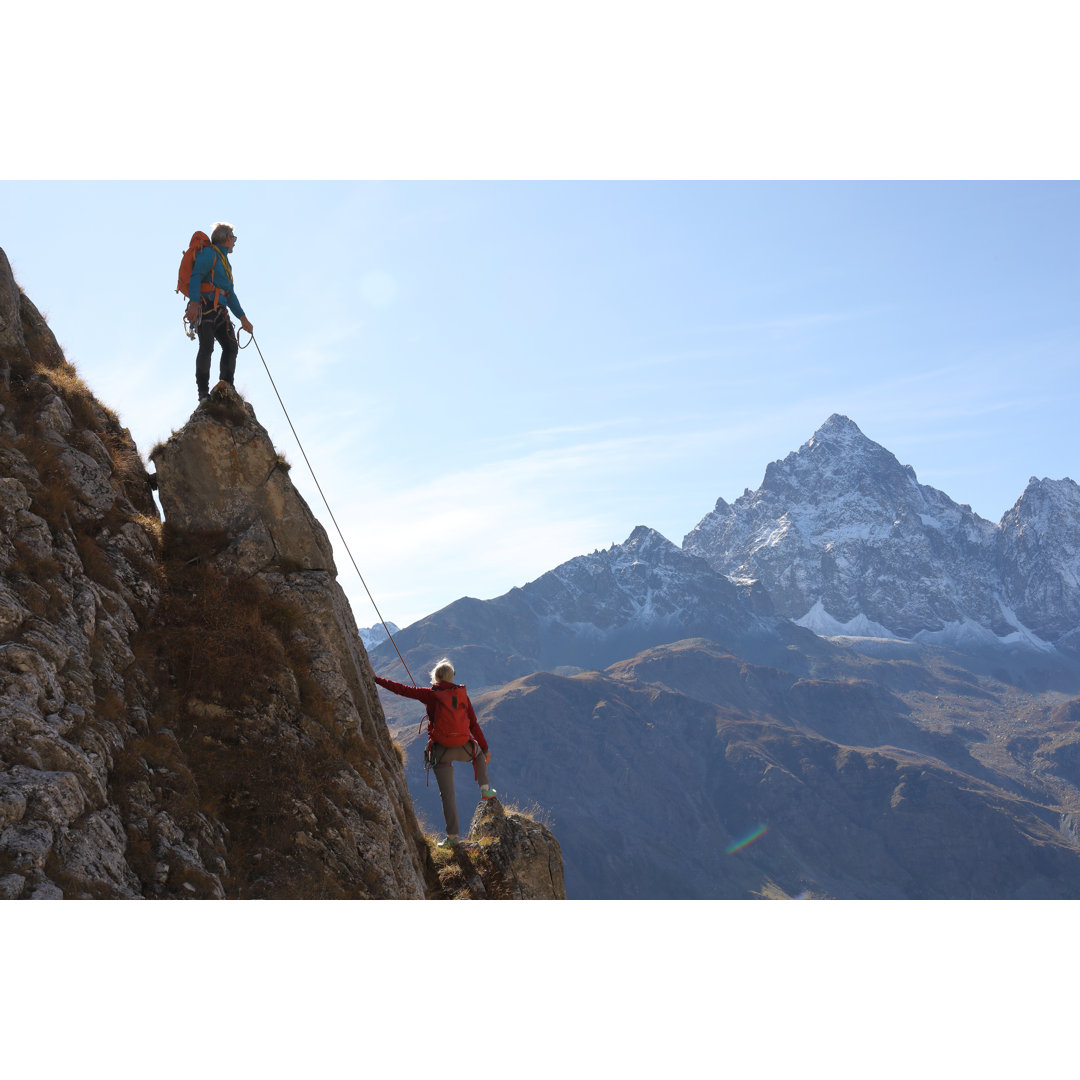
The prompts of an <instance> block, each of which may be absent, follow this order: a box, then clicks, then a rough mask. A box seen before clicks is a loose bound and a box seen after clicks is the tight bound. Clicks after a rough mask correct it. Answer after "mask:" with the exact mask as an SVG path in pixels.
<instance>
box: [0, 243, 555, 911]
mask: <svg viewBox="0 0 1080 1080" xmlns="http://www.w3.org/2000/svg"><path fill="white" fill-rule="evenodd" d="M151 458H152V461H153V463H154V465H155V467H156V469H157V473H156V477H155V478H154V481H152V480H151V477H150V476H149V475H148V474H147V471H146V468H145V467H144V465H143V463H142V460H141V458H140V455H139V453H138V450H137V448H136V447H135V446H134V444H133V443H132V441H131V438H130V435H129V433H128V432H127V430H126V429H125V428H123V427H122V426H121V424H120V422H119V420H118V418H117V417H116V416H115V415H114V414H112V413H111V412H110V411H109V410H108V409H106V408H104V407H103V406H102V405H101V404H100V403H99V402H97V401H96V400H95V399H94V397H93V395H92V394H91V393H90V392H89V390H88V389H87V388H86V387H85V386H84V385H83V383H82V382H81V380H80V379H79V377H78V375H77V373H76V372H75V370H74V369H73V368H72V367H71V366H70V365H69V364H68V363H67V361H66V360H65V358H64V356H63V354H62V351H61V350H60V348H59V347H58V345H57V343H56V341H55V339H54V338H53V335H52V333H51V331H50V330H49V328H48V326H47V324H46V322H45V320H44V319H43V318H42V317H41V315H40V313H39V312H38V311H37V309H36V307H35V306H34V305H33V303H32V302H31V301H30V300H29V298H27V297H26V296H25V295H24V294H23V293H22V292H21V290H20V289H19V288H18V286H17V285H16V284H15V282H14V280H13V279H12V276H11V272H10V267H9V264H8V262H7V259H6V257H5V256H4V255H3V252H2V251H0V897H4V898H89V897H96V898H143V897H145V898H225V897H230V898H268V899H272V898H273V899H283V898H358V899H359V898H373V899H404V898H424V897H432V898H435V897H438V898H441V897H444V896H447V895H448V892H447V890H446V888H444V885H443V884H442V882H441V880H440V873H439V868H438V867H436V865H435V863H434V861H433V859H432V855H431V844H430V840H429V839H428V838H427V837H425V835H424V834H423V832H422V831H421V828H420V826H419V824H418V822H417V819H416V815H415V813H414V811H413V807H412V803H411V800H410V797H409V793H408V789H407V786H406V783H405V777H404V772H403V768H402V755H401V752H400V750H399V749H398V748H397V747H395V745H394V743H393V741H392V740H391V737H390V735H389V732H388V730H387V727H386V723H385V718H384V716H383V713H382V710H381V708H380V705H379V700H378V697H377V695H376V692H375V687H374V684H373V682H372V680H371V673H370V668H369V666H368V662H367V657H366V654H365V652H364V648H363V645H362V644H361V641H360V638H359V635H358V632H357V628H356V624H355V622H354V620H353V616H352V612H351V611H350V609H349V605H348V603H347V601H346V599H345V596H344V594H343V592H342V590H341V588H340V586H339V585H338V583H337V580H336V570H335V567H334V561H333V553H332V549H331V545H330V543H329V541H328V539H327V536H326V534H325V531H324V530H323V528H322V526H321V525H320V524H319V522H318V521H317V520H316V519H315V517H314V516H313V515H312V513H311V511H310V509H309V508H308V506H307V505H306V503H305V502H304V500H303V499H302V498H301V496H300V495H299V493H298V492H297V491H296V489H295V487H294V486H293V484H292V482H291V481H290V479H289V476H288V466H287V464H286V463H285V462H284V460H283V459H282V458H281V457H280V455H279V454H278V453H277V452H276V451H275V449H274V447H273V445H272V443H271V440H270V438H269V437H268V435H267V433H266V431H265V430H264V429H263V428H262V426H261V425H260V424H259V423H258V420H257V419H256V417H255V415H254V412H253V410H252V409H251V407H250V405H248V404H247V403H245V402H243V401H242V400H241V399H240V398H239V397H237V396H236V395H235V394H234V393H232V392H231V391H228V390H225V391H223V392H219V393H217V394H215V395H214V397H213V398H212V399H210V400H208V401H205V402H203V403H201V404H200V406H199V408H198V409H196V411H195V413H194V414H193V415H192V417H191V419H190V420H189V421H188V422H187V423H186V424H185V425H184V426H183V427H182V428H181V429H180V430H179V431H177V432H175V433H174V434H173V435H172V436H171V437H170V438H169V439H168V440H167V441H166V442H164V443H163V444H161V445H159V446H158V447H156V448H154V450H153V452H152V454H151ZM152 482H156V486H157V489H158V492H159V497H160V500H161V506H162V508H163V510H164V516H165V522H164V524H163V523H162V520H161V516H160V515H159V513H158V509H157V506H156V504H155V502H154V499H153V496H152V487H151V485H152ZM507 820H508V821H510V822H511V824H513V822H514V820H515V817H514V815H507ZM523 828H524V826H523ZM526 832H527V830H526ZM523 837H524V833H523V834H522V836H518V835H517V834H516V833H515V831H514V829H513V828H510V829H509V830H508V831H507V830H504V833H503V834H502V835H500V836H498V837H488V838H487V843H486V844H485V847H488V848H492V849H493V851H496V852H501V853H502V854H501V856H500V858H499V859H497V860H496V862H494V863H491V866H492V867H495V868H496V871H497V873H498V874H499V875H500V876H498V878H497V880H496V878H490V879H487V880H486V884H485V885H484V887H483V888H482V889H477V890H473V894H475V895H477V896H491V897H501V896H504V895H507V896H509V895H513V896H520V895H527V894H528V889H527V887H524V886H523V887H522V888H519V889H516V890H515V889H514V888H510V887H508V886H506V884H505V882H506V881H507V880H508V878H507V876H506V874H505V873H504V872H503V871H502V870H501V869H498V868H499V867H502V866H504V865H505V866H511V865H517V863H518V862H519V861H520V859H521V858H522V857H525V858H527V856H523V855H522V851H521V850H519V848H520V845H519V843H518V842H519V840H521V839H522V838H523ZM552 842H553V843H554V851H555V853H556V854H557V852H558V845H557V842H554V838H552ZM553 857H554V856H553V855H552V853H551V851H550V850H546V851H545V853H544V858H543V863H544V869H545V873H546V871H547V867H548V865H549V863H550V861H551V859H552V858H553ZM496 871H493V872H496ZM548 876H549V877H550V875H548ZM527 877H528V875H527V874H522V873H520V872H518V873H517V874H516V877H515V878H514V880H519V881H521V880H525V879H526V878H527ZM480 881H481V882H482V883H483V882H485V878H484V876H483V874H481V875H480Z"/></svg>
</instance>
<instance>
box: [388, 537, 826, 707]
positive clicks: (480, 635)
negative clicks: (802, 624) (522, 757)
mask: <svg viewBox="0 0 1080 1080" xmlns="http://www.w3.org/2000/svg"><path fill="white" fill-rule="evenodd" d="M746 593H747V590H740V589H738V588H737V587H736V586H735V585H733V584H732V583H731V582H730V581H728V580H727V579H726V578H725V577H723V576H722V575H720V574H717V573H716V572H715V571H713V570H712V569H711V568H710V567H709V565H708V564H707V563H706V562H705V561H704V560H703V559H699V558H697V557H695V556H693V555H687V554H686V553H685V552H683V551H681V550H680V549H679V548H678V547H676V545H674V544H673V543H671V541H669V540H666V539H665V538H664V537H663V536H661V535H660V534H659V533H658V532H656V531H654V530H652V529H648V528H645V527H644V526H639V527H638V528H636V529H635V530H634V531H633V532H632V533H631V534H630V536H629V537H628V539H627V540H626V541H625V542H624V543H622V544H614V545H612V546H611V547H610V548H608V549H606V550H604V551H594V552H593V553H592V554H591V555H582V556H580V557H578V558H576V559H571V560H570V561H569V562H566V563H563V564H562V565H561V566H558V567H556V568H555V569H554V570H551V571H549V572H548V573H546V574H544V575H543V576H541V577H540V578H537V580H536V581H532V582H529V583H528V584H527V585H525V586H523V587H521V588H515V589H511V590H510V592H508V593H505V594H504V595H502V596H499V597H496V598H495V599H493V600H475V599H473V598H471V597H466V598H463V599H461V600H457V601H455V602H454V603H453V604H450V605H449V606H447V607H445V608H443V609H442V610H441V611H437V612H435V613H434V614H433V615H429V616H427V618H424V619H421V620H419V621H418V622H415V623H413V624H412V625H411V626H409V627H407V628H406V629H404V630H402V631H401V632H400V633H398V634H395V635H394V637H395V641H396V643H397V647H398V649H400V650H401V652H402V654H403V655H404V656H405V659H406V662H407V663H408V664H409V667H410V669H411V670H412V673H413V676H414V677H415V678H416V679H417V681H421V680H423V681H426V680H427V677H428V670H429V669H430V667H431V666H432V664H433V663H434V662H435V661H437V660H438V659H439V657H440V656H442V655H443V654H446V653H449V654H451V655H452V657H453V659H454V663H455V665H456V667H457V669H458V672H459V675H460V677H461V678H462V679H463V680H465V681H466V682H467V683H468V684H469V685H470V686H473V687H474V688H480V687H485V686H497V685H499V684H501V683H504V682H506V681H507V680H509V679H514V678H518V677H520V676H522V675H528V674H531V673H532V672H534V671H542V670H547V671H555V670H561V669H564V668H566V669H571V670H572V671H580V670H583V669H586V668H600V667H604V666H606V665H607V664H610V663H612V662H614V661H616V660H620V659H622V658H623V657H626V656H630V655H633V654H634V653H635V652H637V651H638V650H640V649H643V648H648V647H649V646H650V645H657V644H662V643H664V642H668V641H676V640H678V639H679V638H684V637H697V636H700V637H708V638H710V639H712V640H713V641H718V642H721V643H724V644H726V645H727V646H728V647H730V648H732V649H737V650H738V651H739V652H740V653H741V654H742V655H745V656H749V657H751V658H755V659H769V660H771V661H773V662H781V661H782V660H783V659H784V658H785V657H790V658H791V659H793V660H794V659H797V658H796V657H795V656H794V654H792V653H789V651H788V650H787V646H788V645H789V644H791V643H792V642H798V643H799V644H800V646H801V647H802V648H803V649H805V650H806V651H808V652H812V651H813V650H814V648H815V640H814V637H813V635H812V634H809V633H807V632H806V631H805V630H801V629H800V628H798V627H793V626H791V625H790V624H788V623H787V621H786V620H782V619H778V618H776V617H775V616H770V615H768V614H765V613H764V612H767V610H768V603H767V600H765V598H764V597H763V596H762V595H758V596H757V597H756V598H753V597H749V596H748V595H746ZM371 659H372V663H373V664H374V666H375V668H376V670H377V671H378V672H379V673H380V674H385V675H387V676H388V677H390V678H397V679H401V678H403V676H404V673H403V672H402V670H401V664H400V662H399V661H398V659H397V655H396V653H395V652H394V648H393V645H392V644H391V643H390V642H386V643H385V644H382V645H379V646H377V647H376V648H375V649H374V650H373V651H372V653H371ZM395 672H396V674H395ZM383 704H384V708H385V709H386V710H387V713H388V715H391V716H393V715H397V714H398V713H399V712H400V711H401V708H402V706H400V704H395V702H393V701H390V700H386V698H385V697H384V702H383Z"/></svg>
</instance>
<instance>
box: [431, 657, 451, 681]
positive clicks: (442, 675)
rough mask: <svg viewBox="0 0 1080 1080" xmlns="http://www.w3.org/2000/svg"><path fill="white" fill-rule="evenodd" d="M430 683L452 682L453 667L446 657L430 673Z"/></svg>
mask: <svg viewBox="0 0 1080 1080" xmlns="http://www.w3.org/2000/svg"><path fill="white" fill-rule="evenodd" d="M431 681H432V682H453V681H454V665H453V664H451V663H450V661H449V660H447V659H446V657H443V659H442V660H440V661H439V662H438V663H437V664H436V665H435V667H434V668H432V671H431Z"/></svg>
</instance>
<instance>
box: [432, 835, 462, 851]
mask: <svg viewBox="0 0 1080 1080" xmlns="http://www.w3.org/2000/svg"><path fill="white" fill-rule="evenodd" d="M460 843H461V840H460V839H459V838H458V837H456V836H446V837H444V838H443V839H442V840H440V841H439V842H438V843H437V844H436V845H435V846H436V847H441V848H456V847H457V846H458V844H460Z"/></svg>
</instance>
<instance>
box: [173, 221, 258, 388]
mask: <svg viewBox="0 0 1080 1080" xmlns="http://www.w3.org/2000/svg"><path fill="white" fill-rule="evenodd" d="M204 242H205V241H204ZM235 246H236V233H235V232H234V231H233V227H232V226H231V225H230V224H229V223H228V222H227V221H219V222H218V223H217V224H216V225H215V226H214V228H213V231H212V232H211V233H210V245H209V246H208V247H204V248H203V249H202V251H200V252H199V253H198V255H196V256H195V265H194V267H193V269H192V272H191V280H190V282H189V283H188V289H187V295H188V306H187V320H188V322H189V323H191V324H192V325H197V327H198V334H199V351H198V353H197V354H196V355H195V385H196V387H197V389H198V392H199V400H200V401H202V399H203V398H205V397H207V396H209V393H210V356H211V354H212V353H213V351H214V340H215V339H216V340H217V342H218V344H219V345H220V346H221V357H220V360H219V364H218V378H219V379H220V380H221V381H222V382H226V383H228V384H229V385H230V386H232V384H233V377H234V375H235V374H236V354H237V351H238V349H239V346H238V344H237V341H236V332H235V330H234V329H233V324H232V319H230V318H229V312H230V311H231V312H232V313H233V314H234V315H235V316H236V317H237V318H238V319H239V320H240V326H241V328H242V329H243V330H246V331H247V332H248V333H249V334H250V333H252V332H253V330H254V327H253V326H252V325H251V323H250V322H249V321H248V318H247V316H246V315H245V314H244V309H243V308H242V307H241V306H240V301H239V300H238V299H237V296H236V292H235V290H234V289H233V273H232V265H231V264H230V263H229V256H230V255H231V254H232V250H233V248H234V247H235Z"/></svg>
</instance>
